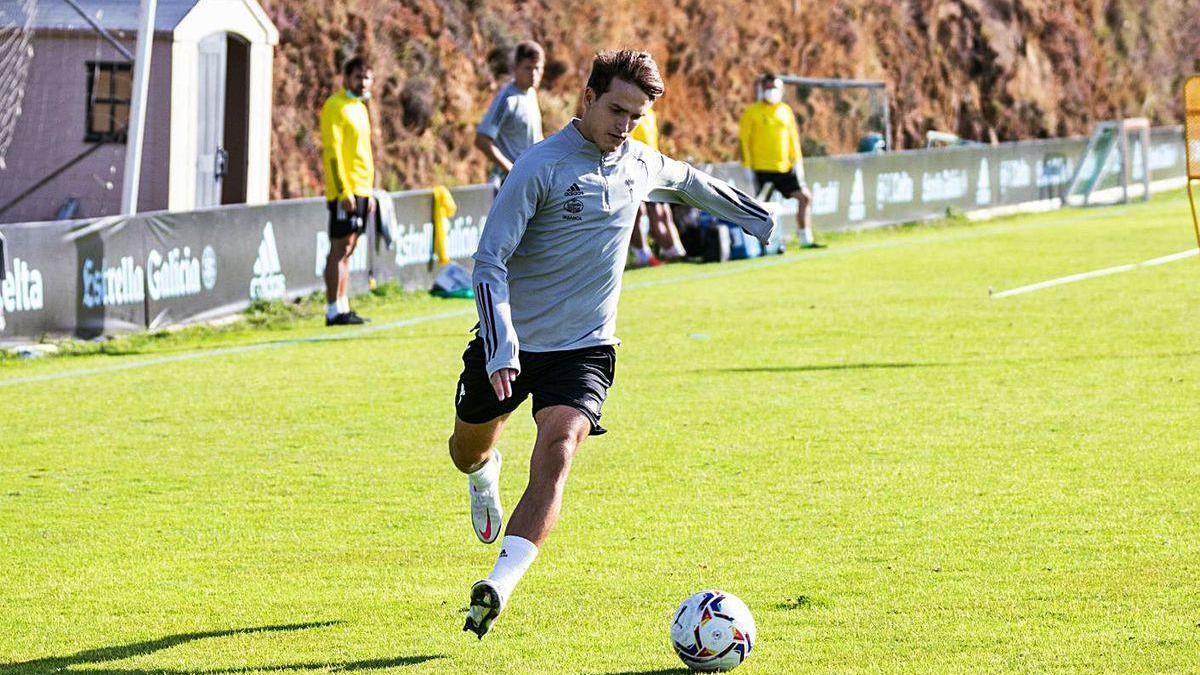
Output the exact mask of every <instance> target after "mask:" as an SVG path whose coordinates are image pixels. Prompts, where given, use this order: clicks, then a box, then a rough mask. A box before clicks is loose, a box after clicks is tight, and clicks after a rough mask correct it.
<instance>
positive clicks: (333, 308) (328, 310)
mask: <svg viewBox="0 0 1200 675" xmlns="http://www.w3.org/2000/svg"><path fill="white" fill-rule="evenodd" d="M339 313H340V312H338V306H337V303H336V302H331V303H329V304H328V305H325V318H326V319H332V318H333V317H335V316H337V315H338V314H339Z"/></svg>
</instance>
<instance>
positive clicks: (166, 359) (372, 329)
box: [0, 309, 475, 387]
mask: <svg viewBox="0 0 1200 675" xmlns="http://www.w3.org/2000/svg"><path fill="white" fill-rule="evenodd" d="M474 314H475V310H474V309H470V310H467V309H460V310H457V311H454V312H442V313H440V314H430V315H427V316H418V317H413V318H411V319H402V320H400V321H392V322H389V323H381V324H378V325H374V326H364V327H362V328H350V329H343V330H341V331H339V332H337V333H326V334H323V335H313V336H310V337H302V338H291V339H288V340H277V341H271V342H255V343H253V344H248V345H235V346H232V347H218V348H216V349H206V350H204V351H197V352H191V353H188V354H173V355H171V356H160V357H156V358H152V359H143V360H141V361H129V362H126V363H114V364H112V365H109V366H100V367H99V368H82V369H79V370H64V371H61V372H57V373H46V374H45V375H31V376H29V377H16V378H13V379H10V380H0V387H7V386H10V385H14V384H27V383H31V382H49V381H51V380H64V379H69V378H73V377H84V376H86V375H100V374H103V373H112V372H118V371H122V370H133V369H135V368H145V367H147V366H157V365H162V364H164V363H178V362H180V361H194V360H196V359H205V358H209V357H211V356H225V355H228V354H245V353H247V352H258V351H265V350H268V349H280V348H283V347H291V346H293V345H299V344H306V343H314V342H329V341H334V340H348V339H351V338H355V337H358V336H360V335H366V334H368V333H377V332H379V331H382V330H391V329H393V328H406V327H408V326H416V325H418V324H422V323H429V322H430V321H439V320H441V319H451V318H458V317H464V316H473V315H474Z"/></svg>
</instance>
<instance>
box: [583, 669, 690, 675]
mask: <svg viewBox="0 0 1200 675" xmlns="http://www.w3.org/2000/svg"><path fill="white" fill-rule="evenodd" d="M692 672H693V671H691V670H688V669H687V668H659V669H658V670H622V671H620V672H616V673H606V674H605V675H691V674H692Z"/></svg>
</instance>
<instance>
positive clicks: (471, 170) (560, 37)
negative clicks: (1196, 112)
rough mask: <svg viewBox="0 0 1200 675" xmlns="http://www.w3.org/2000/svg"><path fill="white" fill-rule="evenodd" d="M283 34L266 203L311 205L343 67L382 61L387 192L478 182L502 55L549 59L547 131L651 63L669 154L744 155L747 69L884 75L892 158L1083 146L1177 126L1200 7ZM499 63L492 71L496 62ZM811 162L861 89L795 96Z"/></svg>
mask: <svg viewBox="0 0 1200 675" xmlns="http://www.w3.org/2000/svg"><path fill="white" fill-rule="evenodd" d="M262 4H263V5H264V7H265V8H266V10H267V12H268V13H269V14H270V16H271V18H272V19H273V20H274V21H275V22H276V25H277V26H278V27H279V29H280V33H281V38H280V44H279V47H278V48H277V51H276V56H275V126H274V129H275V131H274V138H273V155H272V164H273V166H272V196H273V197H276V198H279V197H294V196H302V195H311V194H315V193H317V192H318V191H319V187H320V180H321V175H320V162H319V159H318V154H319V143H320V137H319V133H318V127H317V113H318V111H319V109H320V105H321V103H322V101H323V100H324V98H325V97H326V96H327V95H328V93H329V92H330V90H331V88H332V87H334V86H336V85H337V82H338V81H339V78H338V76H337V66H338V64H339V62H340V61H341V60H342V59H344V58H345V57H346V56H347V55H348V54H351V53H353V52H356V51H361V52H363V53H365V54H367V55H368V56H369V57H370V59H371V60H372V62H373V63H374V65H375V72H376V79H377V84H376V90H375V99H374V103H373V104H372V109H373V110H372V114H373V118H374V120H375V133H376V139H375V141H376V142H375V147H376V156H377V164H378V167H379V173H380V177H381V182H382V184H383V185H385V186H386V187H389V188H392V189H399V188H405V187H415V186H421V185H428V184H431V183H433V182H447V183H451V184H454V183H463V182H477V181H480V180H482V178H483V175H484V165H483V161H482V159H481V157H480V156H479V155H478V154H477V153H476V152H475V151H473V150H472V148H471V138H472V134H473V130H474V125H475V123H476V121H477V120H478V119H479V117H480V115H481V114H482V112H483V110H484V109H485V107H486V106H487V103H488V101H489V100H490V98H491V95H492V93H493V92H494V91H495V90H496V88H497V86H498V85H500V84H502V83H503V81H504V79H505V78H504V76H503V74H501V73H499V72H498V71H499V70H500V69H501V68H502V67H503V66H502V62H503V58H502V57H501V56H502V55H503V54H505V53H507V51H508V50H509V48H510V47H511V46H512V45H513V44H515V43H516V41H518V40H520V39H522V38H524V37H527V36H528V37H533V38H534V39H537V40H539V41H541V42H542V43H543V44H544V45H545V46H546V48H547V69H546V76H545V80H544V83H543V91H542V94H541V103H542V111H543V114H544V117H545V127H546V129H547V131H548V132H549V131H551V130H553V129H557V128H558V127H559V126H560V125H562V124H563V123H564V122H565V121H566V120H568V119H570V116H571V115H572V113H573V112H574V110H575V106H576V101H577V99H578V93H579V89H580V87H581V85H582V82H583V80H584V79H585V78H586V76H587V71H588V67H589V65H590V59H591V55H592V54H593V53H594V52H595V51H596V50H598V49H602V48H610V47H618V46H636V47H639V48H643V49H647V50H649V51H651V52H652V53H654V54H655V56H656V57H657V58H658V61H659V63H660V65H661V66H662V69H663V74H664V77H665V79H666V83H667V94H666V96H665V97H664V99H663V100H662V101H661V102H660V103H659V104H658V106H657V108H658V112H659V120H660V123H662V124H663V125H664V129H663V131H664V149H665V150H666V151H667V152H669V153H672V154H675V155H677V156H680V157H688V156H691V157H695V158H703V159H705V160H710V159H711V160H723V159H733V158H735V157H736V151H737V147H736V133H737V118H738V115H739V114H740V112H741V109H742V107H743V106H744V105H745V103H746V102H747V101H748V100H749V97H750V96H751V94H752V81H753V78H754V76H755V74H757V73H759V72H761V71H763V70H764V69H773V70H777V71H779V72H787V73H792V74H797V75H808V76H818V77H845V78H872V79H882V80H884V81H886V82H887V83H888V85H889V89H890V91H891V92H892V102H891V114H892V119H893V124H894V127H895V135H896V144H897V147H913V146H917V145H921V144H922V143H923V138H924V133H925V131H927V130H929V129H941V130H947V131H954V132H957V133H959V134H960V135H962V136H963V137H965V138H971V139H976V140H984V141H987V140H992V139H996V140H1013V139H1019V138H1033V137H1046V136H1060V135H1066V134H1079V133H1086V132H1087V131H1088V129H1089V128H1090V125H1091V123H1092V122H1093V121H1095V120H1098V119H1105V118H1112V117H1117V116H1121V115H1126V116H1133V115H1146V116H1149V117H1151V118H1152V119H1153V120H1154V121H1155V122H1156V123H1177V122H1178V121H1179V120H1180V118H1181V107H1182V106H1181V104H1180V101H1179V100H1178V99H1179V94H1178V92H1179V88H1180V84H1181V82H1182V79H1183V77H1185V76H1186V75H1187V74H1189V73H1191V72H1194V71H1197V70H1200V32H1195V31H1193V32H1192V33H1191V34H1189V33H1188V32H1187V31H1186V30H1185V27H1186V26H1189V25H1190V26H1197V25H1200V3H1198V2H1194V1H1193V0H1150V1H1148V2H1140V1H1137V0H895V1H892V2H869V1H867V0H837V1H835V2H830V3H816V2H812V1H811V0H809V1H808V2H804V1H801V0H755V1H754V2H737V1H735V0H683V1H680V2H676V3H673V4H668V3H656V2H646V1H642V0H604V1H603V2H601V1H599V0H577V1H576V2H572V3H559V2H552V1H550V0H538V1H520V0H503V1H502V0H459V1H451V0H342V1H341V2H336V3H327V2H319V1H318V0H263V1H262ZM498 57H501V58H498ZM791 102H792V103H793V105H794V107H796V110H797V113H798V115H799V117H800V120H801V125H802V127H801V128H802V134H803V135H804V136H805V145H806V148H808V149H809V150H810V151H816V152H820V151H824V150H828V151H830V152H845V151H848V150H852V149H853V146H854V144H855V141H856V140H857V138H858V137H859V135H860V134H861V133H862V132H863V130H864V129H865V128H866V126H865V124H866V117H867V116H868V115H869V113H870V108H869V106H868V105H867V103H868V100H867V98H866V97H865V96H863V95H858V94H850V95H845V96H841V97H838V96H836V95H834V94H831V93H829V92H813V93H811V94H810V95H808V96H806V97H804V98H803V99H793V100H792V101H791Z"/></svg>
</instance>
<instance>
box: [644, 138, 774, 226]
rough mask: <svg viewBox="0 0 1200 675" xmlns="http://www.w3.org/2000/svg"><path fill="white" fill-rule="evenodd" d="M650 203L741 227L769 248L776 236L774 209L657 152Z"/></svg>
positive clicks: (651, 160) (652, 158)
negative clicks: (671, 205) (703, 213)
mask: <svg viewBox="0 0 1200 675" xmlns="http://www.w3.org/2000/svg"><path fill="white" fill-rule="evenodd" d="M646 159H647V164H648V166H649V167H650V172H651V177H650V195H649V196H648V197H647V199H648V200H649V201H658V202H672V203H676V204H687V205H689V206H694V207H696V208H698V209H701V210H703V211H707V212H709V213H711V214H713V215H714V216H716V217H718V218H720V219H722V220H728V221H730V222H733V223H737V224H738V225H740V226H741V227H742V229H743V230H745V231H747V232H749V233H750V234H752V235H754V237H755V238H757V239H758V240H759V241H761V242H762V243H763V245H766V244H767V243H768V242H769V241H770V240H771V239H772V238H773V237H774V236H775V219H774V218H773V217H772V216H771V209H770V208H769V207H768V206H767V205H766V204H763V203H761V202H759V201H757V200H755V199H754V198H753V197H751V196H750V195H748V194H746V193H745V192H742V191H741V190H739V189H737V188H736V187H734V186H732V185H730V184H729V183H726V182H725V181H723V180H721V179H719V178H715V177H713V176H710V175H708V174H707V173H704V172H703V171H700V170H699V169H697V168H695V167H693V166H691V165H690V164H687V163H685V162H680V161H677V160H674V159H671V158H670V157H667V156H665V155H662V154H660V153H657V152H650V153H647V158H646Z"/></svg>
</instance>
